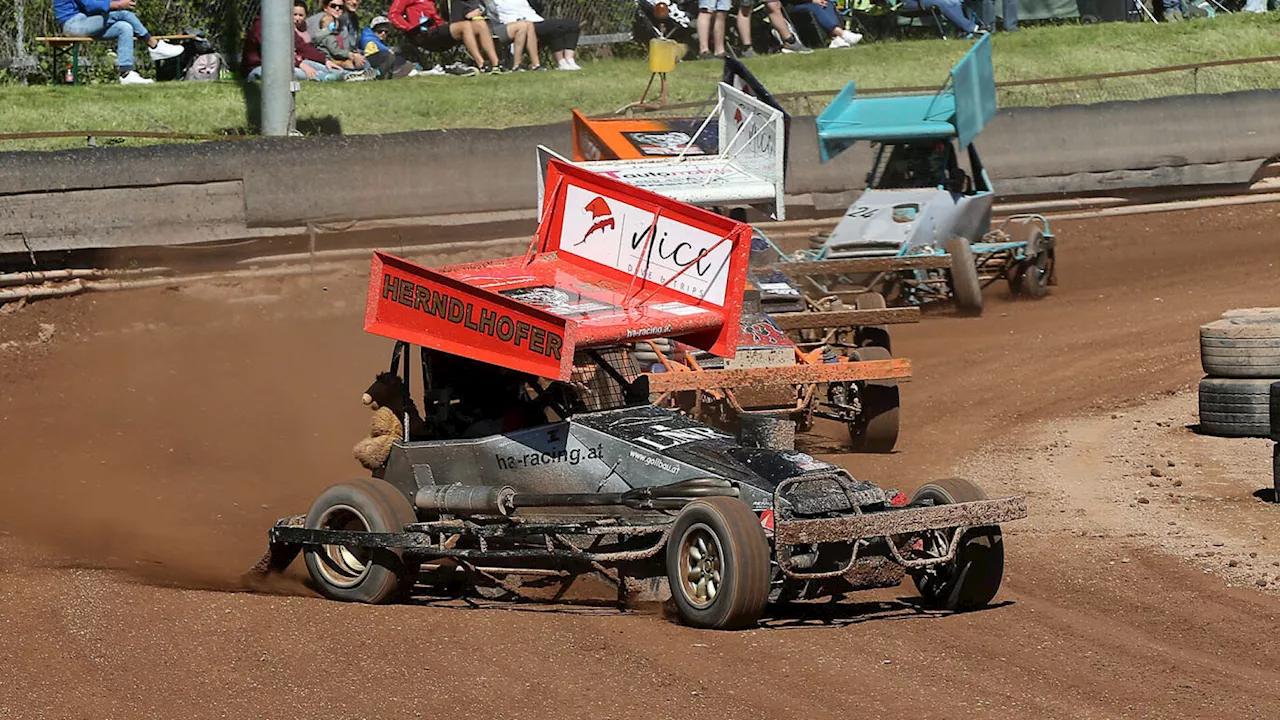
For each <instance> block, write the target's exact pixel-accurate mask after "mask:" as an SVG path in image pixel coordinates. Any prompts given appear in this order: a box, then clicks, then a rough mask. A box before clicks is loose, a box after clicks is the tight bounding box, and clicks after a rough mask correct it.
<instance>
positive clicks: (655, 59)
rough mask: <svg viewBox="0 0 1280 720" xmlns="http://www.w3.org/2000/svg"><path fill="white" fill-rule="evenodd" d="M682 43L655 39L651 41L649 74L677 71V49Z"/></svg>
mask: <svg viewBox="0 0 1280 720" xmlns="http://www.w3.org/2000/svg"><path fill="white" fill-rule="evenodd" d="M678 47H680V43H678V42H676V41H675V40H665V39H663V38H653V39H652V40H650V41H649V72H651V73H667V72H671V71H672V70H675V69H676V48H678Z"/></svg>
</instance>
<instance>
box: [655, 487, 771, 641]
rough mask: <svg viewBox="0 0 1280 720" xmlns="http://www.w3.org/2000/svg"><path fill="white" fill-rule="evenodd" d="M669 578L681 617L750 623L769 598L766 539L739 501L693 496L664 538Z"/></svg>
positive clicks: (715, 623) (718, 625) (718, 626)
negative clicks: (666, 537) (699, 498)
mask: <svg viewBox="0 0 1280 720" xmlns="http://www.w3.org/2000/svg"><path fill="white" fill-rule="evenodd" d="M667 579H668V580H669V582H670V585H671V598H672V600H674V601H675V604H676V609H677V610H678V612H679V613H680V619H681V620H683V621H684V622H685V623H686V624H688V625H692V626H694V627H700V628H708V629H712V630H732V629H738V628H746V627H751V626H753V625H755V624H756V622H757V621H759V619H760V616H761V615H763V614H764V606H765V603H766V602H767V601H768V598H769V580H770V577H769V542H768V540H766V539H765V536H764V530H763V529H761V527H760V520H759V519H758V518H757V517H756V515H755V513H753V512H751V510H750V509H748V508H747V506H746V505H744V504H743V502H742V501H741V500H738V499H737V498H728V497H717V498H705V499H702V500H695V501H693V502H691V503H689V504H688V505H685V506H684V509H682V510H681V511H680V515H679V516H677V517H676V521H675V524H674V526H673V527H672V530H671V536H670V538H669V539H668V541H667Z"/></svg>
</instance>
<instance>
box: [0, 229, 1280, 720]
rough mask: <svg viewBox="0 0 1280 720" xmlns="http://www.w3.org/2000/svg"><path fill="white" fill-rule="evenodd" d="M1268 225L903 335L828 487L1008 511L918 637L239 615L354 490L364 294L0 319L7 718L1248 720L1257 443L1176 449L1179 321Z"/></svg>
mask: <svg viewBox="0 0 1280 720" xmlns="http://www.w3.org/2000/svg"><path fill="white" fill-rule="evenodd" d="M1278 226H1280V210H1278V209H1277V207H1276V206H1274V205H1261V206H1253V207H1241V208H1229V209H1225V210H1216V211H1201V212H1183V213H1168V214H1160V215H1148V216H1137V217H1127V218H1113V219H1098V220H1089V221H1076V222H1063V223H1060V224H1058V225H1057V226H1055V229H1056V230H1057V231H1058V233H1059V235H1060V237H1061V245H1060V247H1061V250H1060V261H1059V279H1060V285H1059V286H1058V287H1057V288H1055V289H1054V293H1053V295H1052V296H1051V297H1050V298H1049V299H1047V300H1045V301H1042V302H1037V303H1022V302H1020V303H1013V302H1010V301H1008V299H1007V296H1006V295H1005V292H1006V291H1005V290H1004V289H1003V288H999V289H992V290H991V291H990V292H989V293H988V297H987V302H988V307H987V312H986V314H985V316H984V317H982V318H979V319H961V318H956V317H950V316H946V315H940V316H931V317H928V318H926V320H925V321H924V322H922V323H920V324H919V325H916V326H908V327H901V328H899V329H897V330H896V331H895V336H894V340H895V352H896V354H898V355H901V356H905V357H910V358H912V359H913V360H914V362H915V367H916V379H915V380H914V381H913V382H911V383H910V384H909V385H907V386H906V388H905V390H904V398H903V403H904V419H903V422H904V435H903V439H902V442H901V443H900V452H898V453H896V454H894V455H892V456H880V457H872V456H856V455H844V456H837V457H838V460H839V461H840V462H842V463H844V464H846V465H847V466H848V467H849V468H850V469H851V470H852V471H853V472H854V473H855V474H856V475H860V476H865V477H868V478H871V479H874V480H876V481H878V482H880V483H881V484H882V485H886V486H896V487H899V488H902V489H906V490H910V489H912V488H914V487H916V486H917V485H919V484H920V483H922V482H924V481H926V480H927V479H929V478H932V477H937V476H944V475H948V474H952V473H958V472H964V473H966V474H968V475H970V476H972V477H974V479H976V480H978V481H979V482H981V483H982V484H983V485H984V486H986V487H987V489H988V490H989V491H992V492H993V494H995V493H1000V494H1004V493H1014V492H1022V493H1026V495H1027V497H1028V501H1029V503H1030V506H1031V511H1032V517H1031V518H1030V519H1028V520H1026V521H1022V522H1020V523H1015V524H1011V525H1010V526H1008V527H1007V528H1006V536H1005V546H1006V552H1007V572H1006V580H1005V585H1004V588H1003V590H1002V591H1001V594H1000V595H999V596H998V598H997V600H998V604H997V605H996V606H995V607H993V608H990V609H988V610H984V611H981V612H976V613H971V614H967V615H959V616H941V615H933V614H930V613H926V612H923V611H920V610H918V609H917V608H916V606H915V605H913V604H912V603H911V598H912V596H913V595H914V592H913V591H912V590H911V589H910V588H909V585H907V586H904V587H902V588H899V589H896V590H890V591H883V592H876V593H869V594H863V595H856V596H854V598H853V599H852V600H850V601H846V602H843V603H839V604H835V605H825V606H820V607H807V608H802V609H788V610H785V611H782V612H778V613H774V614H772V615H770V616H769V617H768V618H767V620H766V622H765V623H764V624H763V625H762V626H761V627H760V628H759V629H757V630H754V631H750V632H738V633H715V632H705V631H697V630H692V629H689V628H685V627H681V626H679V625H676V624H674V623H672V622H669V621H668V620H667V619H666V618H664V617H663V616H662V614H661V611H660V610H658V609H646V610H641V611H636V612H626V613H623V612H619V611H616V610H614V609H613V608H612V607H609V606H607V605H601V604H595V605H592V604H577V605H555V606H546V605H533V604H530V605H521V606H515V607H512V606H508V605H501V604H485V605H483V606H481V607H479V608H470V607H466V606H465V605H462V604H460V603H458V602H456V601H422V602H418V603H415V604H414V605H410V606H396V607H367V606H354V605H343V604H339V603H333V602H329V601H325V600H321V599H318V598H316V597H315V596H314V595H313V594H312V593H311V592H310V591H309V590H307V589H306V588H305V587H303V585H302V584H301V582H299V581H298V580H297V579H296V578H299V577H301V575H298V574H296V573H297V568H296V567H295V568H294V573H295V576H294V577H293V578H290V579H286V580H283V581H282V582H281V583H280V584H279V587H278V590H279V594H261V593H255V594H250V593H243V592H233V591H231V590H232V589H234V588H235V587H236V582H235V578H236V575H237V574H238V573H239V572H240V571H241V570H242V569H243V568H244V567H246V566H248V565H249V564H251V563H252V562H253V561H254V560H255V559H256V558H257V555H258V553H259V552H260V551H261V550H262V547H263V541H264V540H265V534H266V529H267V527H268V526H269V525H270V523H271V522H272V521H274V519H275V518H277V517H279V516H282V515H286V514H292V513H295V512H301V511H305V509H306V508H307V506H308V505H309V504H310V502H311V500H312V499H313V498H314V496H315V495H316V494H317V493H318V492H319V491H320V490H321V489H323V488H324V487H325V486H326V485H327V484H329V483H331V482H334V481H336V480H339V479H342V478H343V477H347V476H357V475H359V474H360V473H359V472H358V470H359V468H358V466H357V465H356V464H355V462H354V461H353V460H352V459H351V457H350V448H351V446H352V444H353V443H354V442H355V441H356V440H357V439H359V438H360V437H361V436H362V435H363V434H364V433H365V432H366V431H367V422H368V415H367V411H365V410H364V409H363V408H362V407H361V405H360V403H359V394H360V392H361V391H362V390H363V389H364V387H365V386H366V385H367V384H368V382H369V381H370V379H371V377H372V375H373V374H374V373H375V372H376V371H377V370H379V369H381V368H382V367H383V366H384V365H385V363H386V360H387V355H388V351H389V347H388V345H389V343H387V342H386V341H382V340H379V339H376V338H370V337H366V336H364V335H363V334H362V333H361V332H360V313H361V311H362V309H363V303H362V298H363V295H362V293H363V283H364V275H363V272H364V270H363V269H362V268H353V270H352V271H351V272H350V273H348V274H344V275H335V276H330V277H326V278H322V279H317V280H315V281H314V282H312V281H309V280H305V279H304V280H290V281H279V282H276V281H273V282H258V283H240V284H235V285H226V286H219V285H207V286H200V287H193V288H187V289H183V290H156V291H140V292H136V293H128V294H112V295H99V296H84V297H78V298H73V299H69V300H64V301H51V302H43V303H38V304H35V305H32V306H29V307H26V308H23V309H21V310H19V311H18V312H13V313H9V314H3V315H0V453H2V454H3V458H4V469H3V473H2V474H0V488H2V489H3V492H4V497H5V503H4V506H5V510H6V511H5V512H4V513H3V515H0V563H3V567H4V571H3V574H0V648H2V651H0V652H2V654H3V656H4V657H5V661H4V667H5V668H6V669H7V670H8V673H7V674H6V675H7V677H6V679H5V681H4V682H3V683H0V718H10V717H12V718H26V717H50V718H53V717H58V718H61V717H111V718H133V717H271V718H283V717H370V718H374V717H378V718H381V717H387V718H391V717H397V718H399V717H454V716H459V715H461V714H466V715H468V716H470V717H511V718H537V717H569V718H586V717H590V718H593V719H594V718H623V717H626V718H649V717H653V718H684V717H690V716H704V717H705V716H710V717H724V718H757V717H758V718H782V717H791V718H825V717H947V718H961V717H1069V718H1101V717H1108V718H1115V717H1132V718H1153V717H1160V718H1163V717H1170V718H1172V717H1178V718H1183V717H1212V718H1226V717H1257V718H1270V717H1275V715H1276V713H1277V709H1276V701H1277V698H1280V644H1277V643H1275V642H1274V635H1275V627H1276V620H1277V614H1278V613H1280V597H1278V596H1277V588H1278V587H1280V583H1278V582H1277V580H1276V576H1277V575H1280V564H1276V563H1280V509H1277V508H1276V507H1275V506H1271V505H1266V504H1264V503H1261V502H1260V501H1258V500H1256V499H1254V497H1253V495H1252V494H1253V493H1254V491H1256V490H1258V489H1259V488H1262V487H1264V486H1266V485H1268V484H1269V478H1267V477H1266V474H1265V473H1266V472H1267V466H1268V464H1269V463H1268V459H1269V458H1268V457H1267V453H1268V452H1269V449H1268V447H1267V444H1266V443H1265V442H1263V441H1232V440H1218V439H1211V438H1202V437H1198V436H1195V435H1193V434H1192V433H1191V432H1190V431H1189V430H1188V429H1187V428H1186V427H1185V426H1186V425H1188V424H1190V423H1192V422H1194V398H1193V396H1192V395H1188V394H1187V393H1186V390H1187V389H1188V388H1190V387H1191V386H1192V384H1193V383H1194V381H1195V380H1196V379H1197V378H1198V377H1199V375H1200V372H1199V367H1198V359H1197V346H1196V327H1197V325H1198V324H1199V323H1201V322H1204V321H1207V320H1210V319H1212V318H1214V317H1216V316H1217V315H1218V314H1219V313H1221V312H1222V311H1223V310H1226V309H1228V308H1231V307H1245V306H1256V305H1280V235H1277V232H1276V228H1277V227H1278ZM42 331H43V336H44V341H43V342H39V341H37V340H38V338H39V337H40V336H41V333H42ZM816 445H817V446H818V448H817V449H819V450H821V449H822V448H823V447H827V448H828V449H830V448H832V447H834V444H832V443H825V444H824V443H823V442H822V441H821V440H818V441H817V442H816ZM1171 462H1172V464H1170V463H1171ZM1152 469H1158V470H1159V471H1160V472H1159V474H1156V473H1152V472H1151V470H1152ZM1175 482H1180V483H1181V484H1180V485H1175V484H1174V483H1175ZM1139 498H1143V499H1146V500H1147V502H1145V503H1140V502H1139V501H1138V499H1139ZM1233 562H1234V564H1232V563H1233ZM1259 581H1261V584H1259Z"/></svg>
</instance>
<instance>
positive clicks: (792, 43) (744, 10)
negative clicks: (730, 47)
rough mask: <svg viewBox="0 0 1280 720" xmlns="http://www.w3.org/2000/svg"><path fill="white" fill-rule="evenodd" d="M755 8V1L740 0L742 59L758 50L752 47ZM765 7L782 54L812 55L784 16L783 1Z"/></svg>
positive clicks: (767, 4) (739, 27) (739, 20)
mask: <svg viewBox="0 0 1280 720" xmlns="http://www.w3.org/2000/svg"><path fill="white" fill-rule="evenodd" d="M754 7H755V2H754V0H738V37H739V38H741V39H742V47H743V50H742V57H744V58H750V57H755V56H756V50H755V48H753V47H752V46H751V11H752V9H753V8H754ZM765 7H766V8H768V9H769V24H770V25H772V26H773V29H774V30H775V31H777V33H778V38H779V39H780V40H782V52H784V53H811V52H813V51H812V50H810V49H809V48H807V47H805V46H804V43H802V42H800V38H798V37H796V36H795V33H793V32H791V25H790V24H788V23H787V18H786V17H785V16H784V15H783V14H782V2H781V0H768V1H767V2H766V3H765ZM859 39H861V38H859Z"/></svg>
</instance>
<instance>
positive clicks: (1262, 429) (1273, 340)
mask: <svg viewBox="0 0 1280 720" xmlns="http://www.w3.org/2000/svg"><path fill="white" fill-rule="evenodd" d="M1200 363H1201V365H1202V367H1203V368H1204V371H1205V375H1206V377H1205V378H1203V379H1202V380H1201V381H1200V427H1199V430H1200V432H1202V433H1204V434H1206V435H1217V436H1220V437H1271V436H1272V429H1271V424H1272V406H1273V405H1276V406H1277V407H1280V390H1273V389H1272V385H1275V384H1277V383H1280V308H1248V309H1243V310H1229V311H1227V312H1225V313H1223V316H1222V318H1220V319H1218V320H1214V321H1213V322H1210V323H1206V324H1204V325H1201V326H1200ZM1273 396H1274V397H1275V398H1276V399H1274V400H1273ZM1278 412H1280V410H1278Z"/></svg>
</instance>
